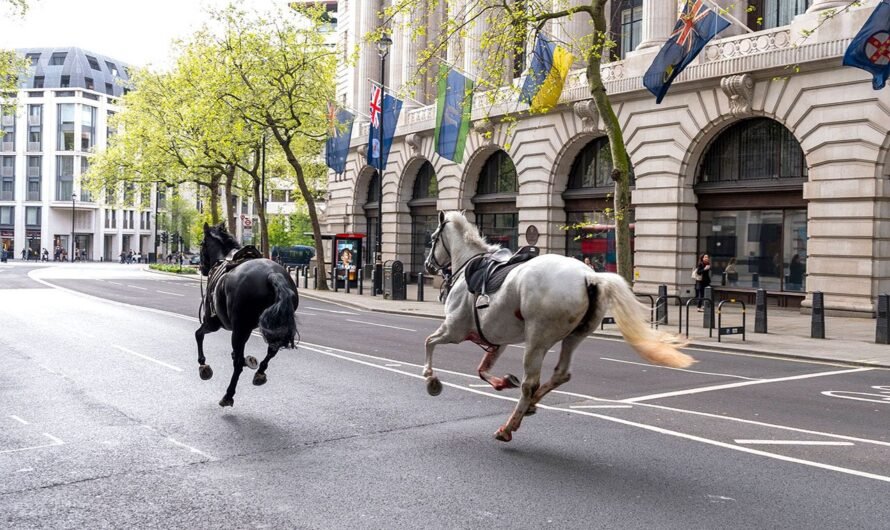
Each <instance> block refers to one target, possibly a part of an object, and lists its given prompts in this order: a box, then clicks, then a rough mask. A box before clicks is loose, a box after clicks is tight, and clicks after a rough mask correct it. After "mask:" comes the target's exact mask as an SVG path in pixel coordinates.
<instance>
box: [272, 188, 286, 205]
mask: <svg viewBox="0 0 890 530" xmlns="http://www.w3.org/2000/svg"><path fill="white" fill-rule="evenodd" d="M270 201H271V202H287V190H272V193H271V197H270Z"/></svg>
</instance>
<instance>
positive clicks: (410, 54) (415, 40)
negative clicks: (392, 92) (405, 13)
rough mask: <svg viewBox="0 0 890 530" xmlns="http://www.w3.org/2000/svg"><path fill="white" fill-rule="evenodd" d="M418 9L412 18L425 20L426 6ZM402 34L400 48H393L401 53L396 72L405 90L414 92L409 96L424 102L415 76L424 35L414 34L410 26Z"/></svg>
mask: <svg viewBox="0 0 890 530" xmlns="http://www.w3.org/2000/svg"><path fill="white" fill-rule="evenodd" d="M418 11H420V13H419V14H416V16H415V17H413V18H412V20H415V21H416V20H425V19H426V6H425V5H422V6H418ZM402 36H403V37H402V40H401V48H400V49H398V50H395V53H398V54H401V60H400V62H399V65H400V67H401V72H400V73H399V74H398V75H399V79H400V81H401V83H402V85H403V87H404V88H405V89H406V90H407V91H409V92H411V91H413V92H414V94H413V95H412V96H411V97H413V98H414V99H416V100H418V101H423V102H425V101H426V100H425V99H424V97H425V94H424V86H423V83H422V82H420V79H418V78H417V56H418V55H419V54H420V52H421V50H423V49H424V48H425V47H426V37H425V36H423V35H416V36H415V35H414V31H413V28H412V27H411V26H408V27H406V28H404V29H403V30H402ZM393 66H395V63H393ZM391 72H392V73H393V75H396V74H395V70H394V69H393V70H391ZM393 85H395V82H393ZM394 88H398V87H394Z"/></svg>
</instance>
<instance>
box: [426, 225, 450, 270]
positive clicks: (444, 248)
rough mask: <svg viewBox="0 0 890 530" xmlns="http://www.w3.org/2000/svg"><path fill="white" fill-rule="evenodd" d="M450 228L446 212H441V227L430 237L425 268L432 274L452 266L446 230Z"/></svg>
mask: <svg viewBox="0 0 890 530" xmlns="http://www.w3.org/2000/svg"><path fill="white" fill-rule="evenodd" d="M447 226H448V219H446V216H445V212H443V211H440V212H439V226H437V227H436V231H435V232H433V234H432V235H431V236H430V253H429V254H428V255H427V257H426V260H425V261H424V263H423V266H424V267H425V268H426V270H427V272H429V273H430V274H436V273H437V272H439V271H441V270H442V269H444V268H446V267H449V266H450V265H451V251H450V250H449V248H450V247H449V246H448V242H447V241H446V239H447V236H446V235H445V228H446V227H447Z"/></svg>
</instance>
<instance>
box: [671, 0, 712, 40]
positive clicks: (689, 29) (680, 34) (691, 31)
mask: <svg viewBox="0 0 890 530" xmlns="http://www.w3.org/2000/svg"><path fill="white" fill-rule="evenodd" d="M709 13H710V11H709V10H708V8H707V7H705V5H704V3H703V2H702V0H698V1H697V2H695V4H693V6H692V8H691V9H687V10H684V12H683V14H682V15H680V20H678V21H677V25H676V26H675V28H674V32H673V33H671V38H673V37H677V44H679V45H680V46H682V47H683V49H684V50H686V52H687V53H688V52H690V51H692V46H693V44H694V39H692V38H691V37H692V36H693V35H694V36H696V37H698V38H702V34H701V33H700V32H699V31H698V30H697V29H696V27H695V25H696V24H697V23H699V22H700V21H701V20H703V19H704V18H705V17H706V16H708V14H709Z"/></svg>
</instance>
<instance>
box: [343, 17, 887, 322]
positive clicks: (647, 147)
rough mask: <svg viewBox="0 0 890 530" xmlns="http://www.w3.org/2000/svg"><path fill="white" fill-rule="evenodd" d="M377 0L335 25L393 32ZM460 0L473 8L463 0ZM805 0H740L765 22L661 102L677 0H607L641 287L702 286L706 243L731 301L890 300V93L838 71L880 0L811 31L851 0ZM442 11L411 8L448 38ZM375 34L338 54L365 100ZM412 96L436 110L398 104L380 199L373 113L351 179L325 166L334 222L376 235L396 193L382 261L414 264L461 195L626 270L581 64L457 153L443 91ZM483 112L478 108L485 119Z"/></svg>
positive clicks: (410, 62) (695, 68) (564, 250)
mask: <svg viewBox="0 0 890 530" xmlns="http://www.w3.org/2000/svg"><path fill="white" fill-rule="evenodd" d="M467 1H472V0H467ZM585 3H586V2H585ZM380 4H381V2H380V0H365V1H362V2H341V4H340V12H339V13H338V19H339V26H338V33H339V41H340V43H341V44H343V45H344V46H345V47H346V49H352V47H353V46H355V45H356V44H357V43H358V44H361V43H360V41H359V40H358V39H360V38H361V36H362V35H364V34H366V33H367V32H368V31H371V30H372V29H374V28H376V27H377V25H378V24H379V19H378V18H377V17H376V16H375V15H374V11H375V8H379V7H380ZM449 4H452V3H451V2H449ZM453 4H454V7H455V9H457V12H460V10H461V4H462V0H455V2H454V3H453ZM809 4H810V5H808V4H807V2H806V0H773V1H762V0H759V1H757V2H756V3H755V2H752V3H751V4H746V3H745V2H739V3H733V5H732V8H731V12H732V13H733V14H734V15H735V16H736V17H737V18H739V19H746V18H747V20H748V21H749V22H748V25H749V26H750V27H751V28H753V29H755V30H756V31H755V32H753V33H745V32H744V30H743V29H741V28H739V27H733V28H731V29H730V30H727V31H725V32H724V33H722V34H720V36H719V38H717V39H714V40H713V41H711V42H710V43H709V44H708V45H707V46H706V47H705V49H704V50H703V51H702V53H701V54H700V55H699V57H698V58H697V59H696V60H695V61H694V62H693V63H692V64H691V65H690V66H689V67H688V68H687V69H686V70H685V71H684V72H683V73H682V74H681V75H680V77H679V78H678V79H677V80H676V81H675V82H674V84H673V86H672V88H671V90H670V92H669V93H668V95H667V97H666V98H665V100H664V101H663V102H662V104H660V105H656V104H655V100H654V97H653V96H652V95H651V94H650V93H649V92H648V91H647V90H646V89H645V88H644V87H643V84H642V77H643V74H644V73H645V71H646V70H647V68H648V67H649V65H650V64H651V63H652V60H653V58H654V57H655V54H656V53H657V52H658V50H659V48H660V46H661V44H662V43H663V42H664V41H665V40H666V39H667V38H668V36H669V34H670V33H671V31H672V29H673V26H674V24H675V23H676V20H677V2H676V0H624V1H620V2H619V1H615V0H613V1H611V2H610V3H609V16H608V17H607V18H608V19H609V20H611V22H612V23H611V29H612V32H613V34H614V35H615V40H616V41H617V42H618V43H619V44H620V47H619V50H618V57H616V60H614V61H613V62H611V63H608V64H604V65H603V67H602V70H601V71H602V75H603V78H604V81H605V84H606V90H607V92H608V93H609V95H610V98H611V101H612V104H613V106H614V108H615V111H616V113H617V115H618V119H619V122H620V123H621V125H622V128H623V133H624V138H625V141H626V143H627V146H628V152H629V154H630V158H631V162H632V165H633V167H634V173H635V190H634V192H633V196H632V203H633V207H634V228H635V242H634V246H635V253H634V266H635V270H634V273H635V278H636V283H635V285H634V288H635V290H636V291H638V292H643V293H654V292H656V290H657V287H658V285H660V284H666V285H667V286H668V291H669V294H680V295H683V296H687V295H691V291H692V284H693V280H692V279H691V277H690V276H691V275H690V270H691V269H692V268H693V266H694V264H695V262H696V256H697V255H698V254H701V253H704V252H708V253H710V254H711V255H712V256H713V261H714V263H715V271H714V272H716V273H717V274H716V275H715V279H714V283H715V286H716V287H717V289H718V291H720V295H721V296H736V297H739V296H740V297H742V298H745V297H749V298H750V297H752V296H753V293H754V290H755V289H756V288H757V287H762V288H766V289H768V291H769V292H770V293H771V294H774V295H775V297H777V298H778V299H779V301H780V302H781V303H783V304H788V305H791V306H796V305H799V304H802V305H803V306H807V305H808V304H809V302H810V299H811V294H812V292H814V291H822V292H823V293H824V295H825V302H826V305H827V307H828V308H829V309H834V310H837V311H848V312H854V313H860V314H870V313H871V312H872V311H873V310H874V308H875V299H876V296H877V295H878V294H881V293H885V292H888V291H890V181H888V179H890V158H888V157H890V154H888V153H890V135H888V127H890V89H885V90H882V91H875V90H873V89H872V86H871V76H870V75H869V74H867V73H865V72H863V71H861V70H858V69H854V68H846V67H842V66H841V57H842V56H843V54H844V51H845V49H846V47H847V46H848V44H849V43H850V40H851V39H852V37H853V36H854V35H855V34H856V33H857V32H858V31H859V29H860V28H861V27H862V25H863V24H864V22H865V20H866V18H867V17H868V15H869V14H870V13H871V11H872V10H873V8H874V6H875V5H876V2H875V0H866V1H865V2H864V5H863V6H861V7H856V8H853V9H851V10H850V11H849V12H846V13H843V14H840V15H839V16H837V17H836V18H835V19H833V20H830V21H828V22H827V23H825V24H824V25H822V26H821V27H818V29H816V31H815V33H813V34H812V35H811V36H809V37H808V38H807V39H806V40H803V41H802V34H803V32H804V31H805V30H810V29H813V28H816V27H817V26H818V25H819V22H820V15H822V14H824V12H825V10H826V9H830V8H836V7H838V6H839V5H845V3H841V2H834V1H832V0H811V1H810V3H809ZM727 5H729V4H728V3H727ZM749 5H752V6H754V7H755V10H754V12H753V13H751V14H750V15H748V14H746V10H747V8H748V6H749ZM443 16H444V13H443V12H441V10H440V11H438V12H432V13H423V12H417V13H413V14H412V24H427V25H428V26H429V31H430V32H433V33H431V34H434V32H435V31H436V30H437V28H438V27H439V24H438V22H437V20H439V19H440V18H441V17H443ZM757 18H762V19H763V20H762V25H758V24H757V23H756V22H755V19H757ZM483 29H484V28H476V29H475V30H473V31H469V32H468V33H467V35H466V37H465V38H464V42H463V43H462V45H461V46H450V47H449V56H448V60H449V61H450V62H451V63H453V64H458V65H462V67H463V68H464V69H465V70H469V71H470V73H471V74H472V73H474V72H473V64H474V61H475V60H476V58H477V56H478V54H479V46H478V42H479V35H480V34H481V31H482V30H483ZM550 31H551V32H552V33H553V34H554V35H555V36H556V37H557V38H559V39H561V40H564V41H569V42H571V41H572V40H573V39H576V38H578V37H580V36H582V35H583V34H584V33H585V32H588V31H589V24H588V22H587V21H586V19H584V18H583V15H576V16H575V17H574V18H573V19H569V20H563V21H560V22H559V23H557V24H554V25H553V26H552V27H551V28H550ZM393 40H394V44H393V46H392V49H391V52H390V56H389V57H388V61H387V68H388V72H387V79H386V84H387V85H389V86H392V87H395V88H399V87H401V86H402V85H403V84H404V83H405V82H406V81H407V80H409V79H411V78H412V77H413V74H414V72H415V70H416V57H417V51H418V49H419V47H420V46H422V45H423V42H422V41H421V42H415V41H412V40H411V39H410V38H409V36H408V35H406V34H405V32H403V31H399V30H395V31H394V33H393ZM363 48H364V49H363V52H362V54H361V58H360V60H359V62H358V64H356V65H354V66H349V65H347V64H346V63H343V66H341V68H340V71H339V72H338V76H337V81H338V85H337V93H338V98H339V99H340V101H342V102H343V103H344V104H345V105H347V106H349V107H352V108H355V109H358V110H359V111H360V112H362V113H363V114H367V111H366V110H365V109H367V106H368V103H367V102H368V100H369V91H370V87H369V84H368V83H367V81H366V79H367V78H371V79H377V78H379V76H380V74H379V71H380V63H379V58H378V56H377V53H376V51H375V50H374V48H373V43H368V44H364V45H363ZM460 50H463V53H462V55H457V51H460ZM792 65H797V66H799V71H797V72H795V71H794V70H793V69H789V66H792ZM415 97H416V99H418V100H420V101H421V102H423V103H424V104H426V105H427V106H416V105H415V106H413V107H412V105H410V104H407V107H406V109H404V110H403V112H402V115H401V118H400V122H399V126H398V128H397V131H396V138H395V140H394V143H393V148H392V152H391V153H390V156H389V161H388V165H387V167H386V168H385V171H384V175H383V198H382V201H378V198H377V196H376V184H375V179H376V178H377V175H376V171H375V170H374V168H372V167H370V166H368V165H367V163H366V151H365V149H366V145H367V138H368V124H367V122H366V120H365V121H362V118H359V121H358V122H357V124H356V126H355V128H354V137H353V143H352V148H351V152H350V156H349V159H348V163H347V171H346V173H345V174H343V175H334V174H331V175H330V176H329V193H330V200H329V202H328V209H327V220H328V223H329V226H328V231H329V232H346V231H355V232H364V233H367V234H369V235H370V236H372V237H371V238H370V241H369V243H370V244H369V245H367V247H366V248H373V226H374V222H375V220H376V218H377V215H378V212H380V210H381V208H380V206H381V204H382V213H383V225H384V226H383V253H384V256H383V259H384V260H388V259H394V258H395V259H400V260H402V261H403V262H405V264H406V269H407V270H411V271H417V270H418V269H419V268H420V266H421V262H422V259H423V256H424V253H425V245H426V244H427V243H428V235H429V232H430V230H431V228H433V227H434V226H435V217H433V216H434V214H435V211H436V209H444V210H448V209H465V210H466V211H467V214H468V216H469V217H470V218H471V219H474V220H475V221H476V223H477V224H478V225H479V226H480V227H481V229H482V232H483V233H484V234H485V235H486V236H488V237H489V238H490V239H494V240H496V241H501V242H504V243H507V244H508V245H509V246H516V245H521V244H526V237H525V234H526V233H529V234H531V233H533V232H538V233H540V239H539V240H538V245H539V246H541V247H542V249H543V250H544V251H547V252H555V253H561V254H567V255H573V256H578V257H580V256H582V255H583V256H588V257H592V258H593V259H595V260H600V261H601V265H602V266H603V267H605V268H607V269H608V268H609V267H610V265H611V263H610V259H611V258H610V256H609V252H608V248H609V241H608V240H609V236H610V234H611V230H610V229H609V227H608V224H609V221H608V219H607V218H605V217H604V216H603V210H604V209H605V208H606V207H608V206H609V205H610V192H611V183H610V182H609V179H608V178H607V177H608V172H609V169H610V161H609V160H608V158H607V157H608V149H603V147H604V146H607V143H606V142H607V141H606V140H605V132H604V129H603V127H604V126H603V122H602V120H601V119H600V117H599V115H598V113H597V111H596V108H595V107H594V105H593V103H592V101H591V99H590V91H589V88H588V86H587V83H586V78H585V76H584V72H583V70H580V69H579V70H577V71H574V72H573V73H571V74H570V75H569V79H568V80H567V83H566V88H565V90H564V92H563V95H562V99H561V104H560V105H559V106H558V107H557V108H555V109H554V110H553V111H552V112H550V113H549V114H546V115H535V116H529V115H527V114H524V113H520V114H519V116H520V118H519V122H518V124H516V125H515V126H514V128H513V130H512V131H511V132H510V131H508V128H507V127H505V126H502V125H501V122H500V120H499V116H500V115H501V114H503V112H504V111H506V110H511V111H512V110H515V109H516V108H517V107H518V108H519V110H520V111H521V110H522V109H523V107H522V106H519V105H517V104H512V105H510V107H509V109H507V108H504V109H498V108H495V109H494V111H493V112H492V114H491V116H492V118H493V120H492V123H493V125H491V126H490V127H491V128H490V129H489V130H488V131H480V130H472V131H471V132H470V137H469V139H468V142H467V150H466V155H465V157H464V162H463V163H461V164H455V163H452V162H450V161H448V160H445V159H442V158H441V157H439V156H438V155H437V154H435V152H434V148H433V128H434V126H435V105H434V101H435V99H434V98H435V93H434V88H433V87H432V86H430V84H429V83H426V84H423V83H422V84H421V86H419V87H417V95H416V96H415ZM483 107H484V106H483V105H479V104H477V105H475V106H474V109H476V110H474V116H473V118H474V121H475V122H476V123H477V124H478V123H479V122H478V120H479V119H480V118H482V117H484V114H483ZM483 132H490V133H491V134H490V137H487V136H485V135H483V134H482V133H483ZM508 134H509V136H508ZM585 219H586V221H584V220H585ZM574 221H582V222H586V223H587V224H588V228H586V229H585V230H583V231H582V232H586V233H587V234H589V235H592V236H594V237H593V238H591V239H581V240H576V238H575V237H574V236H575V235H576V234H575V233H572V232H567V231H566V230H564V229H563V228H562V227H563V226H565V225H566V224H567V223H570V222H574ZM533 228H534V229H533ZM370 254H371V253H368V255H369V257H370ZM730 264H734V265H735V270H736V272H735V273H734V274H732V273H731V271H732V269H731V268H730V273H728V274H727V284H726V285H721V283H722V282H721V275H720V274H719V273H720V272H721V271H723V270H725V269H727V268H729V266H730Z"/></svg>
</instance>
